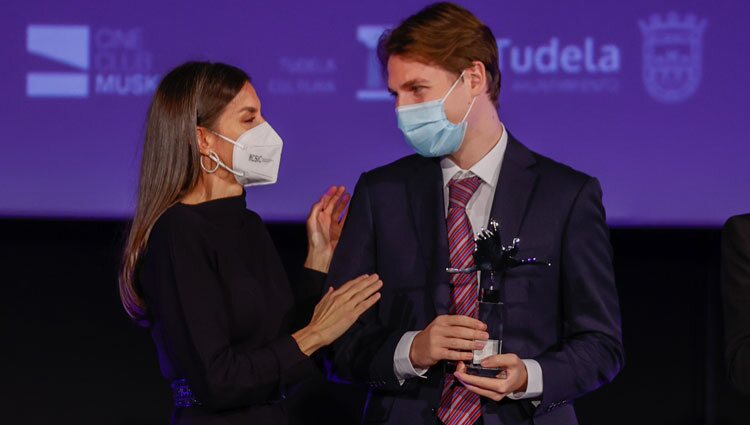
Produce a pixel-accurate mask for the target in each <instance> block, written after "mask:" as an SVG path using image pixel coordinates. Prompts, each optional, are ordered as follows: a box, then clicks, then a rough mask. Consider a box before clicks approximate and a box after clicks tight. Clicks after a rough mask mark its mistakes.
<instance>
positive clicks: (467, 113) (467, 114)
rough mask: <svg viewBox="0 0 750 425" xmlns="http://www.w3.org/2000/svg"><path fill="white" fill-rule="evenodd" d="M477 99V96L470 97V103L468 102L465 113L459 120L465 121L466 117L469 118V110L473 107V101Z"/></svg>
mask: <svg viewBox="0 0 750 425" xmlns="http://www.w3.org/2000/svg"><path fill="white" fill-rule="evenodd" d="M476 100H477V97H476V96H474V98H473V99H471V103H470V104H469V109H468V110H467V111H466V115H464V118H463V119H462V120H461V122H464V121H466V118H469V112H471V108H472V107H474V102H475V101H476Z"/></svg>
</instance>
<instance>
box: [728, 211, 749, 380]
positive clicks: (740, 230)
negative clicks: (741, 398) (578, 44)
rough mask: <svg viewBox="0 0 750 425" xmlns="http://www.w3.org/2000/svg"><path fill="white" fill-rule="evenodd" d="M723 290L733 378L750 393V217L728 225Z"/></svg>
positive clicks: (729, 361)
mask: <svg viewBox="0 0 750 425" xmlns="http://www.w3.org/2000/svg"><path fill="white" fill-rule="evenodd" d="M721 289H722V297H723V299H724V323H725V337H726V361H727V369H728V370H729V377H730V379H731V381H732V383H733V384H734V385H735V386H736V387H737V388H739V389H740V390H741V391H743V392H745V393H747V394H750V216H738V217H732V218H730V219H729V220H728V221H727V223H726V224H725V225H724V230H723V232H722V238H721Z"/></svg>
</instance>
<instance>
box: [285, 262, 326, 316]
mask: <svg viewBox="0 0 750 425" xmlns="http://www.w3.org/2000/svg"><path fill="white" fill-rule="evenodd" d="M326 277H327V274H326V273H322V272H319V271H317V270H312V269H308V268H303V269H302V271H301V273H300V276H299V278H298V279H297V280H298V281H297V282H294V281H293V282H292V292H293V293H294V312H295V317H294V324H293V325H292V329H294V330H297V329H301V328H302V327H304V326H306V325H307V324H308V323H310V319H312V315H313V311H314V310H315V306H316V305H317V304H318V302H320V299H321V298H322V297H323V286H325V282H326Z"/></svg>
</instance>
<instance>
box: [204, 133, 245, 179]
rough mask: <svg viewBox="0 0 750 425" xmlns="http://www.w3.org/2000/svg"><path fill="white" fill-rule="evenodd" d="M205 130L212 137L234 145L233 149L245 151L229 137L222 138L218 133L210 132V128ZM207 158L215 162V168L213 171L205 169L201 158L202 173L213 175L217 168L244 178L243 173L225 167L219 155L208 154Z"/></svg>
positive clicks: (243, 147)
mask: <svg viewBox="0 0 750 425" xmlns="http://www.w3.org/2000/svg"><path fill="white" fill-rule="evenodd" d="M206 130H208V131H210V132H211V133H213V134H214V135H216V137H218V138H220V139H222V140H224V141H227V142H229V143H231V144H232V145H234V146H235V147H237V148H240V149H241V150H243V151H244V150H245V146H244V145H241V144H239V143H237V142H235V141H234V140H232V139H230V138H229V137H227V136H224V135H223V134H219V133H217V132H215V131H213V130H211V129H210V128H207V129H206ZM208 157H209V158H210V159H211V160H213V161H214V162H216V166H215V167H214V168H213V169H207V168H206V167H205V166H204V165H203V157H201V159H200V163H201V168H202V169H203V171H205V172H207V173H208V174H213V173H215V172H216V170H218V169H219V167H222V168H223V169H225V170H227V171H229V172H230V173H232V174H234V175H235V176H237V177H244V176H245V173H243V172H241V171H235V170H233V169H231V168H229V167H227V166H226V164H224V162H223V161H222V160H221V158H219V155H217V154H216V152H211V153H209V154H208Z"/></svg>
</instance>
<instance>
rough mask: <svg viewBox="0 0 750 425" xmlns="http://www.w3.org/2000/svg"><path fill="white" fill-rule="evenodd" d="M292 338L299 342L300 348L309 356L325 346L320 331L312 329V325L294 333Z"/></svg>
mask: <svg viewBox="0 0 750 425" xmlns="http://www.w3.org/2000/svg"><path fill="white" fill-rule="evenodd" d="M292 338H294V341H295V342H297V346H298V347H299V350H300V351H301V352H302V353H303V354H305V355H306V356H308V357H310V356H311V355H312V354H313V353H314V352H316V351H318V350H319V349H321V348H322V347H323V346H325V344H324V343H323V338H322V337H321V336H320V334H319V333H317V332H315V331H314V330H312V329H311V328H310V325H308V326H305V327H304V328H302V329H300V330H298V331H297V332H295V333H293V334H292Z"/></svg>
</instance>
